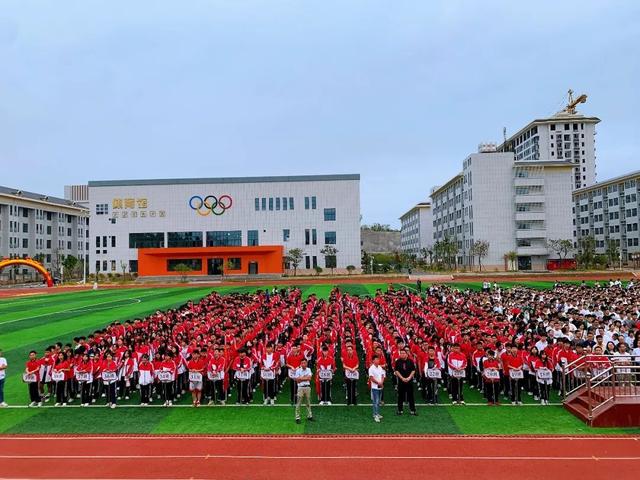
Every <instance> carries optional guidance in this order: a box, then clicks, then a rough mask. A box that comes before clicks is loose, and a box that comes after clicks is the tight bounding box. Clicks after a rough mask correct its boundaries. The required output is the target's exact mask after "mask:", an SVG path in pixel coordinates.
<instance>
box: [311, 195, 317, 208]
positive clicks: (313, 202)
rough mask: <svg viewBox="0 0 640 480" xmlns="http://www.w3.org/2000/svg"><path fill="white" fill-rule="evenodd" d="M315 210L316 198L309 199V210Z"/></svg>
mask: <svg viewBox="0 0 640 480" xmlns="http://www.w3.org/2000/svg"><path fill="white" fill-rule="evenodd" d="M315 209H316V197H311V210H315Z"/></svg>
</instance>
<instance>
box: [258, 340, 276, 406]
mask: <svg viewBox="0 0 640 480" xmlns="http://www.w3.org/2000/svg"><path fill="white" fill-rule="evenodd" d="M279 370H280V365H279V360H278V357H277V356H276V354H275V353H274V352H273V343H268V344H267V348H266V350H265V352H264V354H263V355H262V358H261V359H260V378H261V379H262V393H263V396H264V401H263V404H264V405H268V404H271V405H274V404H275V403H276V374H277V373H278V371H279Z"/></svg>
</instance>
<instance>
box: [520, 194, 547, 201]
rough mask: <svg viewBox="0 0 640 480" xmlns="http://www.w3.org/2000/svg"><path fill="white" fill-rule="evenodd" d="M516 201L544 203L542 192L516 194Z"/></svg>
mask: <svg viewBox="0 0 640 480" xmlns="http://www.w3.org/2000/svg"><path fill="white" fill-rule="evenodd" d="M515 201H516V203H544V194H540V195H516V196H515Z"/></svg>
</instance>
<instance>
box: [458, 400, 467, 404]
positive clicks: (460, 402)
mask: <svg viewBox="0 0 640 480" xmlns="http://www.w3.org/2000/svg"><path fill="white" fill-rule="evenodd" d="M458 404H459V405H466V403H464V400H460V401H459V402H458Z"/></svg>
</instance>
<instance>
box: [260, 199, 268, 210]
mask: <svg viewBox="0 0 640 480" xmlns="http://www.w3.org/2000/svg"><path fill="white" fill-rule="evenodd" d="M261 203H262V210H263V211H264V210H266V209H267V199H266V198H264V197H262V201H261Z"/></svg>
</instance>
